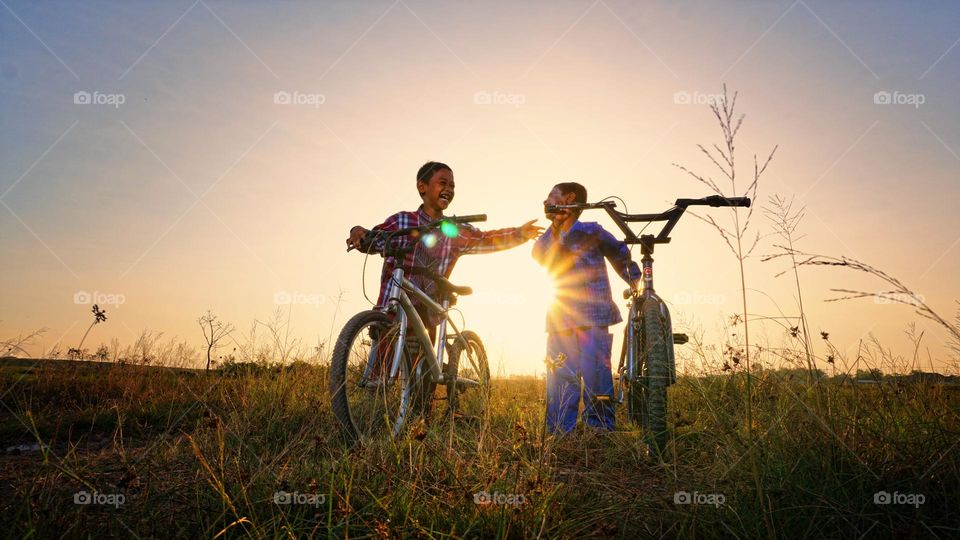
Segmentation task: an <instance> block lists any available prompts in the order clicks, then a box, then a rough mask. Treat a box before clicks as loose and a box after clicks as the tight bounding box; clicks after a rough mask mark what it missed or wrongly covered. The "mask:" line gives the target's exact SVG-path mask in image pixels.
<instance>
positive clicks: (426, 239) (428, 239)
mask: <svg viewBox="0 0 960 540" xmlns="http://www.w3.org/2000/svg"><path fill="white" fill-rule="evenodd" d="M421 241H422V242H423V245H425V246H427V248H432V247H433V246H435V245H437V235H435V234H433V233H429V234H425V235H423V240H421Z"/></svg>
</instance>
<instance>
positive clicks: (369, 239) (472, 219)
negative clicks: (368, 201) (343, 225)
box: [347, 214, 487, 256]
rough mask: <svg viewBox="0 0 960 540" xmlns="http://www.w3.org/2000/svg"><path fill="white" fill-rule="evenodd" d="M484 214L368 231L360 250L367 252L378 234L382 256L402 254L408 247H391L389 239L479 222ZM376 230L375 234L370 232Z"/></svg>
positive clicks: (444, 218) (483, 218) (484, 217)
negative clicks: (453, 225) (382, 250)
mask: <svg viewBox="0 0 960 540" xmlns="http://www.w3.org/2000/svg"><path fill="white" fill-rule="evenodd" d="M486 220H487V215H486V214H470V215H466V216H445V217H442V218H440V219H438V220H435V221H432V222H430V223H427V224H426V225H419V226H417V227H406V228H403V229H398V230H395V231H369V232H368V234H367V236H366V237H365V238H364V239H363V241H361V242H360V247H361V249H360V250H361V251H364V252H367V251H368V250H369V249H370V246H371V245H372V244H373V242H374V241H375V240H376V238H377V237H378V236H382V237H383V238H384V251H386V252H388V253H385V254H384V256H397V255H403V254H405V252H406V251H409V248H402V247H392V246H387V245H386V244H388V243H389V242H390V241H391V240H393V239H394V238H396V237H398V236H408V235H411V234H414V233H417V232H426V231H429V230H431V229H435V228H437V227H442V226H443V224H445V223H451V224H461V223H479V222H481V221H486ZM373 232H376V233H377V234H371V233H373ZM351 249H353V248H347V251H350V250H351Z"/></svg>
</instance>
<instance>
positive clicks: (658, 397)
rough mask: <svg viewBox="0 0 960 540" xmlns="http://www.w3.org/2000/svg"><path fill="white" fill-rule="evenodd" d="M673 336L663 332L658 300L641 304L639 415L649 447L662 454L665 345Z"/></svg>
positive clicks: (669, 344)
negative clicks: (641, 334) (641, 379)
mask: <svg viewBox="0 0 960 540" xmlns="http://www.w3.org/2000/svg"><path fill="white" fill-rule="evenodd" d="M672 346H673V340H672V339H670V336H668V335H667V328H666V324H665V322H664V319H663V315H662V314H661V313H660V304H659V303H658V302H654V301H647V302H645V305H644V306H643V339H642V340H640V347H641V350H640V353H641V358H642V359H643V367H642V371H641V374H642V376H643V382H644V383H645V384H643V385H642V388H640V389H639V390H640V391H641V395H642V396H643V399H642V400H641V401H642V403H641V404H640V405H641V407H642V412H641V417H642V420H643V426H644V427H645V428H646V429H647V430H648V433H649V439H648V443H649V445H650V448H651V451H652V453H653V454H654V455H656V456H660V455H662V454H663V452H664V450H665V449H666V446H667V386H668V385H669V383H670V381H669V370H670V365H669V362H670V357H669V352H668V349H667V348H668V347H672Z"/></svg>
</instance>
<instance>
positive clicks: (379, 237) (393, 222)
mask: <svg viewBox="0 0 960 540" xmlns="http://www.w3.org/2000/svg"><path fill="white" fill-rule="evenodd" d="M403 221H405V220H404V213H403V212H399V213H397V214H394V215H392V216H390V217H388V218H387V219H386V220H385V221H384V222H383V223H381V224H379V225H377V226H376V227H374V228H373V229H371V230H370V231H369V232H367V236H369V237H370V238H371V239H372V241H371V242H370V244H369V248H368V249H365V250H362V251H363V252H364V253H383V247H384V244H385V243H386V240H387V235H386V233H389V232H392V231H396V230H398V229H402V228H404V227H405V226H406V225H403V224H402V222H403Z"/></svg>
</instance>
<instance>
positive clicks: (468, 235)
mask: <svg viewBox="0 0 960 540" xmlns="http://www.w3.org/2000/svg"><path fill="white" fill-rule="evenodd" d="M524 242H526V240H525V239H524V238H523V236H522V235H521V234H520V228H519V227H510V228H507V229H496V230H493V231H481V230H479V229H477V228H476V227H474V226H473V225H470V224H468V223H464V224H462V225H461V226H460V231H459V234H458V235H457V237H456V238H455V239H454V242H453V245H454V247H455V248H456V249H457V251H459V252H460V253H462V254H464V255H468V254H472V253H493V252H494V251H502V250H504V249H510V248H512V247H517V246H519V245H520V244H523V243H524Z"/></svg>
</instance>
